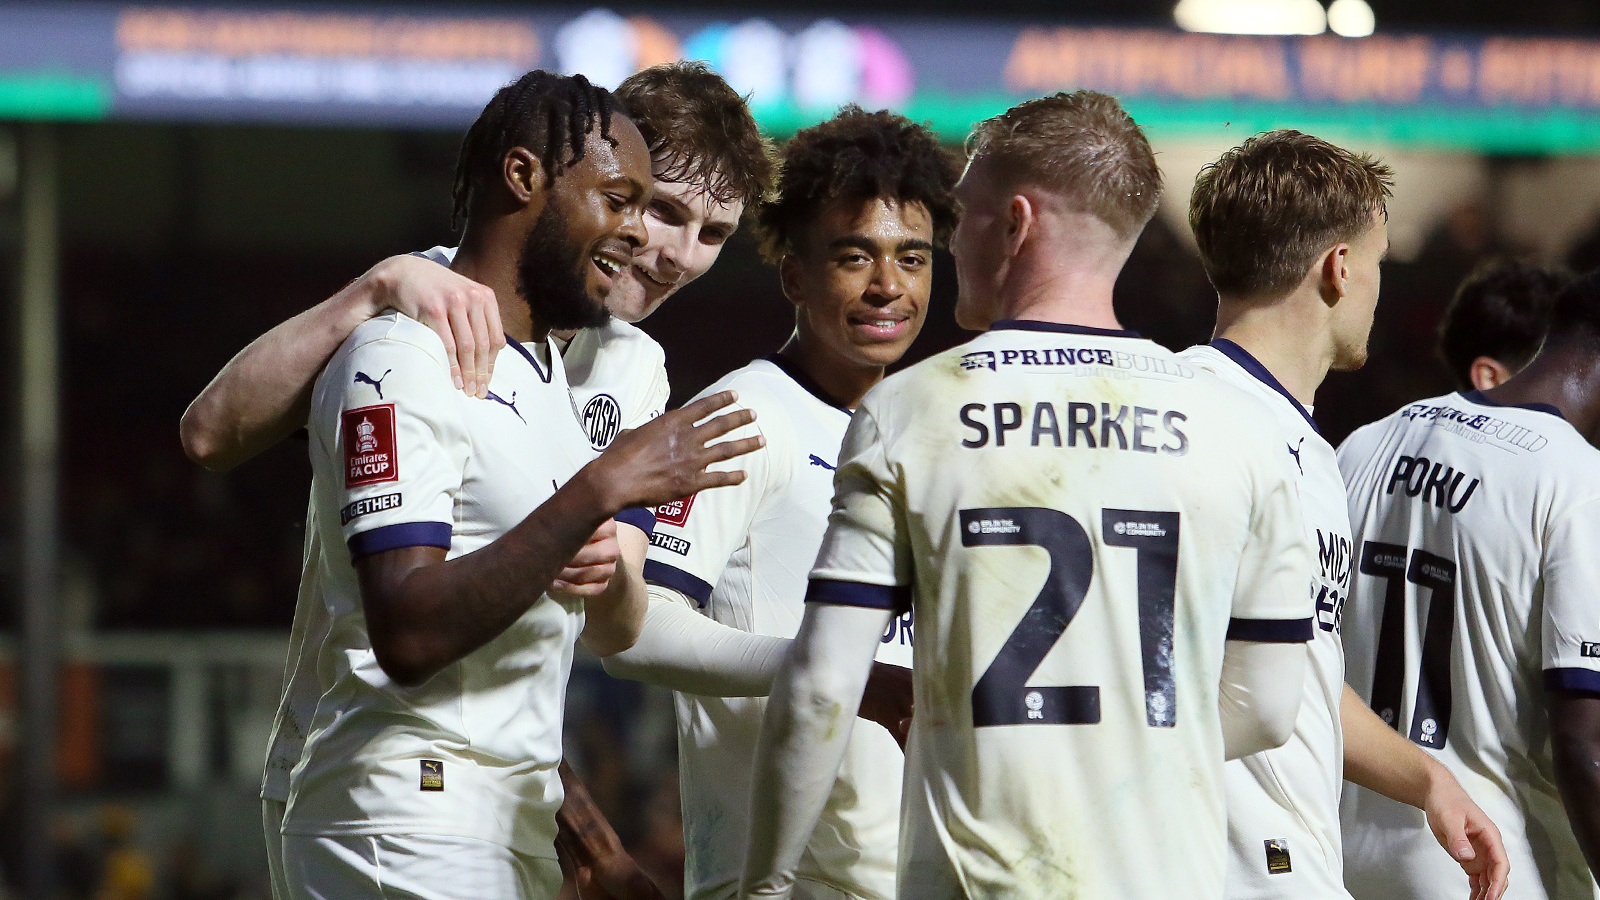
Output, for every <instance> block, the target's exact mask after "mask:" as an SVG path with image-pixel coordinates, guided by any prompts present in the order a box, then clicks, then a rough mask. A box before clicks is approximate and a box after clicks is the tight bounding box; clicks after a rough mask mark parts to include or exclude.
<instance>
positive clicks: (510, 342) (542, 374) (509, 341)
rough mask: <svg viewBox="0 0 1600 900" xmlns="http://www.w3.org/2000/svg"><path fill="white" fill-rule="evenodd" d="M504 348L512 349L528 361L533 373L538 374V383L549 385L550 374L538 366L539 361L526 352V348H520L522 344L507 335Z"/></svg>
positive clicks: (547, 370)
mask: <svg viewBox="0 0 1600 900" xmlns="http://www.w3.org/2000/svg"><path fill="white" fill-rule="evenodd" d="M506 346H507V347H512V348H514V349H515V350H516V351H517V352H518V353H521V354H522V358H523V359H525V360H527V361H528V365H530V366H533V370H534V371H535V372H538V373H539V380H540V381H542V382H544V383H545V384H549V383H550V374H551V373H550V370H549V369H546V368H545V367H544V366H541V365H539V360H537V359H535V358H534V356H533V354H532V353H530V352H528V348H527V347H524V346H522V344H521V343H520V342H518V341H517V339H516V338H514V337H512V336H511V335H509V334H508V335H506Z"/></svg>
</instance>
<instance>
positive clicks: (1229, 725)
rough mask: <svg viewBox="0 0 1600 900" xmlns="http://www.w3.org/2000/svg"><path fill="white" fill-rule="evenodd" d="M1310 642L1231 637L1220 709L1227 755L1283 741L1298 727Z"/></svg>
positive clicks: (1235, 756)
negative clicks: (1297, 719) (1277, 641)
mask: <svg viewBox="0 0 1600 900" xmlns="http://www.w3.org/2000/svg"><path fill="white" fill-rule="evenodd" d="M1309 653H1310V651H1309V649H1308V645H1306V644H1301V643H1285V644H1278V643H1258V642H1255V641H1228V643H1227V649H1226V650H1225V651H1224V654H1223V657H1222V683H1221V690H1219V691H1218V692H1217V710H1218V712H1220V713H1221V714H1222V743H1223V749H1224V751H1225V753H1226V755H1227V758H1228V759H1238V758H1240V757H1242V756H1249V755H1250V754H1252V753H1260V752H1261V751H1263V750H1271V749H1272V748H1274V747H1281V746H1283V744H1284V742H1285V741H1287V740H1289V735H1290V734H1292V733H1293V732H1294V720H1295V717H1296V716H1298V715H1299V714H1300V697H1301V694H1302V690H1303V688H1304V687H1305V684H1304V680H1305V671H1306V657H1307V656H1308V655H1309Z"/></svg>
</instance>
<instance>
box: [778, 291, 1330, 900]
mask: <svg viewBox="0 0 1600 900" xmlns="http://www.w3.org/2000/svg"><path fill="white" fill-rule="evenodd" d="M1296 474H1297V473H1296V472H1295V469H1294V465H1293V460H1292V458H1291V457H1290V456H1289V454H1288V453H1286V452H1284V448H1283V441H1282V439H1281V437H1280V435H1279V431H1278V426H1277V425H1276V423H1275V422H1274V421H1273V419H1272V417H1271V415H1270V413H1268V411H1267V410H1266V409H1264V408H1263V407H1262V405H1261V403H1260V402H1259V401H1258V400H1256V399H1255V398H1253V397H1251V396H1249V395H1248V394H1246V393H1244V392H1242V391H1239V390H1237V389H1235V388H1233V387H1231V386H1229V385H1227V384H1225V383H1223V382H1222V381H1220V380H1218V379H1217V378H1215V377H1214V376H1211V375H1209V374H1207V373H1204V372H1199V371H1197V370H1196V369H1195V368H1194V367H1192V366H1189V365H1187V364H1185V363H1183V362H1182V361H1181V360H1179V359H1178V358H1177V357H1176V356H1175V355H1174V354H1172V353H1171V352H1169V351H1167V350H1165V349H1163V348H1162V347H1160V346H1158V345H1157V344H1155V343H1153V342H1151V341H1147V340H1142V339H1140V338H1138V337H1137V336H1136V335H1133V334H1132V333H1130V332H1120V331H1106V330H1102V329H1093V328H1081V327H1076V326H1068V325H1053V324H1046V323H1041V322H1000V323H997V324H996V325H995V326H994V327H993V329H992V330H991V331H989V332H988V333H987V334H984V335H982V336H980V337H978V338H976V339H974V340H972V341H970V342H969V343H967V344H965V345H963V346H960V347H957V348H955V349H954V350H951V351H948V352H946V353H942V354H940V355H938V356H935V357H933V358H931V359H929V360H926V361H924V362H922V363H920V364H918V365H916V366H913V367H912V368H910V369H908V370H906V371H904V372H901V373H899V374H898V375H895V376H892V377H891V378H889V379H888V380H886V381H885V382H884V383H883V384H881V385H879V386H878V387H876V388H874V389H873V390H872V391H871V392H870V393H869V394H868V395H867V398H866V400H865V402H864V403H863V404H862V406H861V408H860V409H858V410H857V412H856V415H855V418H854V419H853V420H852V422H851V425H850V430H849V433H848V434H847V436H846V438H845V443H844V449H843V450H842V451H841V454H840V463H839V472H838V475H837V495H836V497H835V500H834V511H833V514H832V516H831V518H830V522H829V528H828V531H827V535H826V537H825V538H824V539H823V546H822V549H821V552H820V554H819V556H818V558H817V564H816V567H815V569H814V570H813V571H812V573H811V578H812V582H811V587H810V591H809V593H808V595H807V596H808V599H810V600H812V601H818V602H827V603H842V604H849V605H860V606H875V607H880V608H888V609H906V608H913V609H915V611H916V624H917V642H916V652H915V656H916V665H915V667H914V670H913V671H914V672H915V682H916V707H917V714H916V716H915V717H914V718H913V719H912V736H911V743H910V748H909V750H908V753H907V760H906V782H905V791H906V792H907V793H906V812H905V819H904V821H903V824H902V841H901V857H900V896H901V897H905V898H913V897H914V898H919V900H946V898H956V897H964V898H969V900H991V898H993V900H998V898H1024V900H1026V898H1038V900H1046V898H1049V900H1055V898H1062V897H1073V898H1077V900H1168V898H1171V897H1172V896H1174V892H1175V891H1176V892H1178V893H1181V894H1182V896H1184V897H1186V898H1194V900H1217V898H1220V897H1222V892H1223V879H1224V867H1225V864H1224V860H1225V859H1226V847H1227V823H1226V819H1225V813H1224V805H1223V771H1222V768H1223V766H1222V761H1223V737H1222V726H1221V720H1220V717H1219V715H1218V712H1217V699H1218V686H1219V682H1220V679H1221V674H1222V663H1223V656H1224V650H1225V642H1226V640H1227V639H1228V638H1230V637H1232V638H1238V639H1244V640H1253V641H1284V642H1302V641H1306V640H1309V639H1310V638H1311V631H1312V628H1313V626H1312V607H1311V602H1310V600H1309V599H1308V597H1307V596H1306V585H1307V583H1308V581H1309V579H1310V577H1311V551H1310V549H1309V547H1308V545H1307V541H1306V536H1305V530H1304V524H1303V523H1304V519H1303V516H1302V513H1301V511H1300V504H1299V501H1298V499H1297V497H1296V494H1295V478H1296Z"/></svg>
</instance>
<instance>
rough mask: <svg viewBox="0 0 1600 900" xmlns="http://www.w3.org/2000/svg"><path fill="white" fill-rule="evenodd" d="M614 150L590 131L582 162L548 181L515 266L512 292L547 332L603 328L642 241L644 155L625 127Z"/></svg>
mask: <svg viewBox="0 0 1600 900" xmlns="http://www.w3.org/2000/svg"><path fill="white" fill-rule="evenodd" d="M611 135H612V137H613V138H614V139H615V140H616V142H617V145H616V146H615V147H613V146H611V143H610V142H609V141H607V140H606V139H605V138H604V137H602V136H601V135H600V131H599V129H598V128H597V129H595V130H594V131H592V132H590V134H589V135H588V138H587V140H586V143H585V145H584V156H583V159H581V160H579V161H578V162H577V163H575V164H573V165H570V166H568V167H567V168H566V170H565V171H563V172H562V173H561V174H560V175H558V176H557V177H556V178H554V179H553V180H551V181H550V183H549V185H548V187H547V188H546V190H545V197H544V204H543V206H542V208H540V210H539V213H538V216H537V218H536V219H535V221H534V223H533V225H532V226H530V228H529V231H528V235H527V239H526V240H525V241H524V246H523V248H522V253H521V254H520V258H519V261H518V265H517V270H518V283H519V289H520V291H521V293H522V295H523V297H524V299H526V300H527V301H528V302H529V304H530V305H531V306H532V307H533V309H534V311H535V312H536V313H538V314H539V315H540V317H541V318H542V319H544V321H545V324H546V325H548V326H550V327H552V328H579V327H584V326H586V325H594V324H604V323H605V315H606V300H607V297H608V295H610V294H611V292H612V291H613V290H614V289H615V288H616V287H617V285H618V282H619V281H621V276H622V274H623V273H624V272H626V271H627V270H628V269H629V268H630V267H631V265H632V262H633V255H634V253H636V252H637V251H638V250H639V248H640V247H642V246H644V243H645V239H646V232H645V225H644V210H645V207H646V206H647V205H648V204H649V202H650V197H651V192H652V187H653V182H652V180H651V177H650V154H649V151H647V150H646V149H645V145H644V138H642V137H640V135H639V130H638V129H637V128H635V127H634V125H633V123H632V122H629V121H628V120H627V119H625V118H622V117H620V116H619V117H617V118H615V119H613V120H612V125H611Z"/></svg>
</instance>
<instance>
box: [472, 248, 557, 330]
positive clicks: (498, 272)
mask: <svg viewBox="0 0 1600 900" xmlns="http://www.w3.org/2000/svg"><path fill="white" fill-rule="evenodd" d="M509 231H510V230H509V229H503V228H502V229H495V228H493V227H485V228H473V227H472V224H471V223H470V222H469V223H468V224H467V230H466V233H465V234H463V235H462V236H461V249H459V250H457V251H456V258H455V261H454V262H452V263H451V264H450V269H451V270H452V271H454V272H456V273H458V274H461V275H465V276H466V277H468V278H471V279H472V280H473V281H476V282H478V283H479V284H481V285H484V286H485V287H488V288H489V289H490V290H492V291H494V296H495V300H496V301H497V305H498V306H499V307H500V326H501V327H502V328H504V329H505V333H506V336H507V337H509V338H511V339H512V340H514V341H517V342H518V343H526V342H528V341H542V340H544V338H545V335H546V334H547V333H549V330H550V329H549V327H548V326H546V325H545V324H544V323H543V322H542V321H540V320H539V319H538V317H536V316H535V315H534V314H533V309H532V307H530V306H529V305H528V301H526V300H524V299H523V298H522V295H521V294H520V293H518V291H517V258H518V256H519V254H520V253H521V252H522V243H521V240H520V239H517V238H516V237H515V236H514V235H512V234H511V233H509ZM497 232H507V233H505V234H498V233H497Z"/></svg>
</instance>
